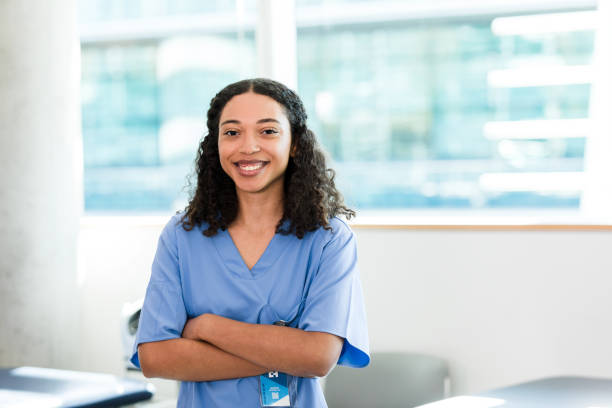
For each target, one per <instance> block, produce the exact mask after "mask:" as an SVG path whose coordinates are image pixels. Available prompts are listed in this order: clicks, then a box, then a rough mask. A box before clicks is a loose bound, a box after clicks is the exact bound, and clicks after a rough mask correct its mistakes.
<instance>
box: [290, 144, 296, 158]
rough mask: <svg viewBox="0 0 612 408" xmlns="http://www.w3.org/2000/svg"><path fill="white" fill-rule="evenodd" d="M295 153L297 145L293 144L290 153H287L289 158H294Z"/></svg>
mask: <svg viewBox="0 0 612 408" xmlns="http://www.w3.org/2000/svg"><path fill="white" fill-rule="evenodd" d="M296 151H297V145H296V144H294V145H293V146H291V151H290V152H289V157H295V152H296Z"/></svg>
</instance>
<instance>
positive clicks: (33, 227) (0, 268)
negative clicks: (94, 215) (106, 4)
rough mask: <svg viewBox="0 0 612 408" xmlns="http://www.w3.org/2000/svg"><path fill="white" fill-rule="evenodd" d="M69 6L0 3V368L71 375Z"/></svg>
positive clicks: (60, 2) (73, 192)
mask: <svg viewBox="0 0 612 408" xmlns="http://www.w3.org/2000/svg"><path fill="white" fill-rule="evenodd" d="M79 55H80V52H79V42H78V33H77V8H76V1H75V0H57V1H37V0H2V1H1V2H0V313H1V317H0V366H18V365H37V366H47V367H57V368H71V367H76V365H77V363H78V362H77V361H76V358H75V357H76V356H77V355H78V348H77V342H78V333H79V330H78V326H79V323H78V322H79V315H78V299H77V293H78V292H77V290H76V289H77V288H76V286H77V285H76V271H77V269H76V265H77V260H76V257H77V238H78V231H79V217H80V213H81V211H82V207H83V205H82V191H81V190H82V167H83V166H82V148H81V138H80V108H79V106H80V102H79V97H78V96H79V92H78V90H79V79H80V67H79Z"/></svg>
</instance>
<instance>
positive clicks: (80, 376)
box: [0, 367, 154, 408]
mask: <svg viewBox="0 0 612 408" xmlns="http://www.w3.org/2000/svg"><path fill="white" fill-rule="evenodd" d="M153 392H154V389H153V388H152V386H151V385H150V384H147V383H146V382H143V381H138V380H132V379H127V378H119V377H115V376H114V375H110V374H99V373H89V372H80V371H68V370H56V369H51V368H40V367H18V368H3V369H0V407H3V408H5V407H6V408H13V407H20V408H21V407H37V408H47V407H54V408H63V407H73V408H76V407H88V408H93V407H116V406H121V405H126V404H130V403H134V402H137V401H142V400H147V399H149V398H151V397H152V395H153Z"/></svg>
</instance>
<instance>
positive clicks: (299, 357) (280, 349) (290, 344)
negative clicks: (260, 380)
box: [198, 315, 342, 377]
mask: <svg viewBox="0 0 612 408" xmlns="http://www.w3.org/2000/svg"><path fill="white" fill-rule="evenodd" d="M205 317H206V318H207V321H206V322H204V323H203V324H202V325H200V330H199V331H198V337H199V338H201V339H202V340H204V341H206V342H208V343H211V344H213V345H215V346H217V347H219V348H220V349H222V350H224V351H226V352H228V353H230V354H233V355H236V356H239V357H241V358H243V359H245V360H248V361H250V362H251V363H253V364H255V365H257V366H263V367H270V368H271V369H273V370H278V371H282V372H285V373H288V374H291V375H295V376H300V377H322V376H324V375H326V374H327V373H328V372H329V370H330V369H331V368H332V367H333V365H334V364H335V362H336V361H337V359H338V356H339V354H340V350H341V348H342V339H340V338H339V337H336V336H333V335H331V334H328V333H319V332H306V331H304V330H300V329H294V328H291V327H281V326H273V325H262V324H250V323H244V322H239V321H235V320H231V319H226V318H224V317H220V316H215V315H207V316H205Z"/></svg>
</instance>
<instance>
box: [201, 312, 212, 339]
mask: <svg viewBox="0 0 612 408" xmlns="http://www.w3.org/2000/svg"><path fill="white" fill-rule="evenodd" d="M211 316H214V315H211V314H210V313H204V314H202V315H200V317H198V326H197V336H198V337H199V338H200V339H201V340H203V341H208V338H207V335H208V334H210V333H209V324H208V322H209V321H210V318H211Z"/></svg>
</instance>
